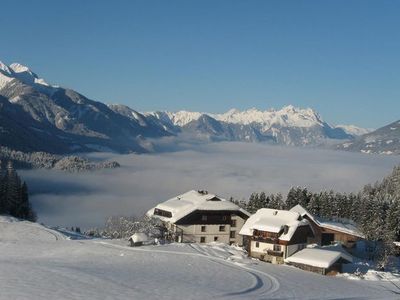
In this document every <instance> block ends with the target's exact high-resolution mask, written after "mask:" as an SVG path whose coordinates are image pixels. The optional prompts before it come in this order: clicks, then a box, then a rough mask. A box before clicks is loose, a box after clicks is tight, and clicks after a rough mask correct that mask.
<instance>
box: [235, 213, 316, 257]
mask: <svg viewBox="0 0 400 300" xmlns="http://www.w3.org/2000/svg"><path fill="white" fill-rule="evenodd" d="M240 234H241V235H243V236H245V237H246V239H247V251H248V253H249V256H252V257H255V258H259V259H261V260H264V261H267V262H271V263H278V264H281V263H284V259H285V258H287V257H289V256H291V255H292V254H294V253H296V252H297V251H299V250H301V249H303V248H305V247H306V246H307V244H308V243H310V242H311V240H312V239H313V238H314V234H313V231H312V229H311V227H310V224H309V222H308V221H307V220H306V219H303V218H302V217H301V215H300V214H299V213H297V212H293V211H286V210H276V209H269V208H261V209H259V210H258V211H257V212H256V213H255V214H254V215H252V216H251V217H250V218H249V219H248V220H247V221H246V223H245V224H244V226H243V227H242V229H241V230H240Z"/></svg>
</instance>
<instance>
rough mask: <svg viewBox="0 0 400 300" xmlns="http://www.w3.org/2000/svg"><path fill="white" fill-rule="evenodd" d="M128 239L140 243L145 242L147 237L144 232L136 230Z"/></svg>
mask: <svg viewBox="0 0 400 300" xmlns="http://www.w3.org/2000/svg"><path fill="white" fill-rule="evenodd" d="M129 239H130V240H132V242H134V243H140V242H147V241H148V240H149V237H148V236H147V234H145V233H142V232H137V233H134V234H133V235H132V236H131V237H130V238H129Z"/></svg>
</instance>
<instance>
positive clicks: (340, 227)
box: [290, 205, 364, 252]
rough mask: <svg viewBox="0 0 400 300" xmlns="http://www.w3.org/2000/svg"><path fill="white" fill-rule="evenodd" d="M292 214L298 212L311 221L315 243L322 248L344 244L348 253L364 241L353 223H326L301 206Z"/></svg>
mask: <svg viewBox="0 0 400 300" xmlns="http://www.w3.org/2000/svg"><path fill="white" fill-rule="evenodd" d="M290 211H291V212H296V213H298V214H300V215H301V217H302V218H304V219H306V220H308V221H309V223H310V226H311V227H312V229H313V232H314V235H315V241H314V242H315V243H316V244H318V245H321V246H326V245H331V244H333V243H335V242H338V243H340V244H342V245H343V246H344V247H345V248H346V249H347V250H348V251H350V252H351V250H352V249H353V248H354V247H355V245H356V242H357V241H359V240H362V239H364V235H363V234H362V233H361V232H360V231H359V230H358V229H357V227H356V226H355V225H353V224H351V223H349V222H348V223H343V222H333V221H325V220H322V219H320V218H317V217H315V216H313V215H312V214H311V213H309V212H308V211H307V210H306V209H305V208H304V207H302V206H301V205H296V206H295V207H293V208H292V209H291V210H290Z"/></svg>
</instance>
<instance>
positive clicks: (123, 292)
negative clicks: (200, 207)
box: [0, 217, 399, 299]
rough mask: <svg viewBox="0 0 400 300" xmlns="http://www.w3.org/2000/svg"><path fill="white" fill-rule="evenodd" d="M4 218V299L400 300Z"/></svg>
mask: <svg viewBox="0 0 400 300" xmlns="http://www.w3.org/2000/svg"><path fill="white" fill-rule="evenodd" d="M11 221H13V220H12V219H9V218H4V217H0V253H1V255H0V291H1V292H0V299H209V298H213V299H272V298H273V299H345V298H352V299H354V298H357V299H378V298H379V299H398V297H399V294H396V293H397V292H399V291H398V290H397V289H396V287H395V286H394V285H393V284H391V283H389V282H383V281H379V282H366V281H351V280H347V279H342V278H333V277H324V276H321V275H316V274H312V273H308V272H304V271H301V270H297V269H295V268H292V267H288V266H276V265H271V264H267V263H262V262H258V261H256V260H250V259H247V258H246V257H245V255H244V253H243V252H242V251H240V250H239V249H237V248H234V247H229V246H222V245H220V244H210V245H201V246H200V245H190V244H172V245H165V246H146V247H138V248H130V247H128V246H126V245H127V242H126V241H111V240H69V239H67V238H66V236H64V235H62V234H61V233H59V232H56V231H53V230H50V229H47V228H45V227H42V226H40V225H38V224H32V223H28V222H16V221H14V222H11Z"/></svg>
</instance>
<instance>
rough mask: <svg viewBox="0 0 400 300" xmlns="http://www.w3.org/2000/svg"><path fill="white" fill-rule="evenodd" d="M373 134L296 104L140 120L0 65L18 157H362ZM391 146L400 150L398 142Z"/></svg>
mask: <svg viewBox="0 0 400 300" xmlns="http://www.w3.org/2000/svg"><path fill="white" fill-rule="evenodd" d="M393 126H394V125H393ZM391 133H392V134H399V133H398V132H394V131H393V132H391ZM374 134H375V133H374V132H372V133H370V132H369V130H367V129H363V128H359V127H356V126H353V125H338V126H332V125H330V124H329V123H327V122H325V121H324V120H323V119H322V118H321V117H320V115H319V114H318V113H317V112H316V111H314V110H312V109H309V108H307V109H300V108H295V107H293V106H291V105H289V106H285V107H283V108H282V109H280V110H274V109H270V110H266V111H261V110H257V109H255V108H252V109H249V110H245V111H239V110H236V109H231V110H229V111H228V112H226V113H223V114H212V113H201V112H189V111H178V112H166V111H157V112H145V113H141V112H138V111H136V110H133V109H132V108H130V107H128V106H125V105H120V104H110V105H106V104H104V103H101V102H98V101H94V100H90V99H88V98H87V97H85V96H83V95H82V94H80V93H78V92H76V91H74V90H72V89H67V88H63V87H60V86H56V85H51V84H49V83H47V82H46V81H45V80H44V79H42V78H40V77H39V76H38V75H37V74H35V73H34V72H33V71H31V70H30V68H28V67H26V66H24V65H21V64H18V63H14V64H11V65H9V66H8V65H6V64H4V63H2V62H0V141H1V146H5V147H9V148H11V149H15V150H20V151H27V152H31V151H44V152H50V153H59V154H66V153H74V152H91V151H114V152H119V153H128V152H136V153H143V152H148V151H152V149H153V147H152V143H154V141H156V140H157V139H159V138H163V137H174V136H190V137H191V138H195V139H206V140H208V141H245V142H268V143H270V144H277V145H291V146H321V145H326V144H331V143H336V144H339V145H338V146H336V148H338V149H343V150H353V149H354V150H357V151H359V150H360V151H361V150H365V149H364V148H363V146H361V143H362V141H363V137H366V138H367V137H368V136H373V135H374ZM360 136H361V137H360ZM392 140H393V142H392V143H393V145H392V146H395V145H396V143H397V142H395V141H398V140H396V139H395V138H394V137H393V138H392ZM388 141H389V140H385V143H386V142H388ZM389 144H390V143H389V142H388V144H385V145H389ZM346 145H347V146H346ZM361 148H363V149H361ZM369 150H371V151H372V148H371V149H369ZM392 152H393V153H397V152H396V151H392Z"/></svg>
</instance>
